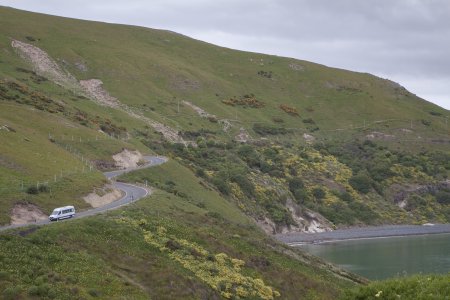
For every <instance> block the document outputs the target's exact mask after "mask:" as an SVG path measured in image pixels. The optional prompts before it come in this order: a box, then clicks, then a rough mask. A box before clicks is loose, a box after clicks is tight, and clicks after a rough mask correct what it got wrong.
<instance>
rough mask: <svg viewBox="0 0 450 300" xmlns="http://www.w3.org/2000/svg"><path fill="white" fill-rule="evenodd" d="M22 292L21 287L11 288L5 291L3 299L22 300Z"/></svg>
mask: <svg viewBox="0 0 450 300" xmlns="http://www.w3.org/2000/svg"><path fill="white" fill-rule="evenodd" d="M21 292H22V290H21V289H20V287H19V286H11V287H8V288H6V289H5V290H3V293H2V295H3V298H2V299H5V300H10V299H11V300H13V299H20V294H21Z"/></svg>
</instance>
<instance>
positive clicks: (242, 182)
mask: <svg viewBox="0 0 450 300" xmlns="http://www.w3.org/2000/svg"><path fill="white" fill-rule="evenodd" d="M231 181H233V182H235V183H237V184H238V185H239V187H240V188H241V190H242V191H243V192H244V194H245V195H246V196H247V197H252V196H253V195H254V193H255V187H254V186H253V184H252V183H251V182H250V180H248V179H247V177H246V176H244V175H243V174H234V175H232V176H231Z"/></svg>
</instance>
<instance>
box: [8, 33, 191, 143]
mask: <svg viewBox="0 0 450 300" xmlns="http://www.w3.org/2000/svg"><path fill="white" fill-rule="evenodd" d="M11 46H12V47H13V48H14V49H15V50H16V52H17V53H18V54H19V56H20V57H22V58H23V59H24V60H26V61H28V62H30V63H31V65H32V66H33V69H34V70H35V72H36V73H37V74H39V75H41V76H44V77H46V78H48V79H49V80H51V81H53V82H54V83H56V84H58V85H60V86H62V87H64V88H67V89H69V90H71V91H73V92H75V93H77V94H79V95H82V96H85V97H88V98H90V99H92V100H94V101H96V102H97V103H99V104H101V105H105V106H109V107H113V108H116V109H120V110H122V111H124V112H126V113H127V114H128V115H130V116H132V117H134V118H137V119H140V120H142V121H144V122H145V123H147V124H148V125H150V126H152V127H153V129H154V130H155V131H157V132H159V133H161V134H162V135H163V137H164V138H165V139H166V140H168V141H169V142H172V143H182V144H184V145H188V144H195V143H192V142H188V141H185V140H184V139H183V138H182V137H181V136H180V135H179V134H178V131H177V130H175V129H173V128H171V127H169V126H167V125H164V124H162V123H159V122H156V121H154V120H151V119H150V118H147V117H145V116H143V115H142V114H139V113H136V112H134V111H133V110H131V109H130V108H129V107H128V106H127V105H125V104H121V103H120V102H119V100H118V99H117V98H115V97H113V96H111V95H110V94H109V93H108V92H107V91H106V90H105V89H104V88H103V82H102V81H101V80H100V79H89V80H81V81H80V82H78V80H77V79H76V78H75V77H74V76H73V75H72V74H70V73H69V72H67V71H66V70H64V69H63V68H61V67H60V66H59V65H58V64H57V62H56V61H55V60H53V59H52V58H51V57H50V56H49V55H48V54H47V53H46V52H45V51H43V50H42V49H40V48H38V47H36V46H34V45H30V44H27V43H24V42H21V41H17V40H13V41H12V42H11ZM178 85H179V88H182V89H186V88H198V87H199V83H198V82H190V81H189V80H181V81H180V82H179V84H178Z"/></svg>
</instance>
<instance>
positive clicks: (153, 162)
mask: <svg viewBox="0 0 450 300" xmlns="http://www.w3.org/2000/svg"><path fill="white" fill-rule="evenodd" d="M144 158H145V160H146V161H147V162H148V163H147V164H145V165H143V166H140V167H137V168H129V169H123V170H116V171H110V172H105V173H103V174H104V175H105V176H106V178H108V179H109V180H110V181H111V184H112V185H113V186H114V187H115V188H117V189H119V190H122V191H123V192H124V193H125V194H124V196H123V197H122V198H120V199H118V200H116V201H114V202H111V203H109V204H106V205H104V206H101V207H97V208H93V209H89V210H86V211H82V212H77V213H76V215H75V217H74V218H75V219H79V218H83V217H87V216H93V215H96V214H99V213H102V212H105V211H108V210H111V209H115V208H118V207H121V206H123V205H127V204H130V203H132V202H136V201H138V200H139V199H142V198H144V197H146V196H147V195H148V194H149V193H151V191H150V192H149V190H148V189H145V188H142V187H139V186H136V185H133V184H129V183H123V182H117V181H114V180H113V179H114V178H115V177H117V176H119V175H122V174H124V173H127V172H131V171H134V170H139V169H144V168H148V167H153V166H157V165H161V164H163V163H165V162H166V161H167V158H166V157H161V156H145V157H144ZM75 209H76V208H75ZM72 219H73V218H71V219H66V220H64V221H67V220H72ZM50 223H51V222H50V221H49V220H42V221H38V222H36V223H28V224H16V225H7V226H2V227H0V231H4V230H7V229H12V228H19V227H25V226H30V225H38V226H41V225H45V224H50Z"/></svg>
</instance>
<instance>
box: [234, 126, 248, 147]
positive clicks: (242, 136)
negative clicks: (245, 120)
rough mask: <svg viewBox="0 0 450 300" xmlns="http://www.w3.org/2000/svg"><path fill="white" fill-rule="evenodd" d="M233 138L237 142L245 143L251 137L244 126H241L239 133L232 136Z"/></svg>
mask: <svg viewBox="0 0 450 300" xmlns="http://www.w3.org/2000/svg"><path fill="white" fill-rule="evenodd" d="M234 140H235V141H236V142H239V143H247V142H249V141H251V140H252V137H251V136H250V134H249V133H248V132H247V130H245V128H243V127H241V129H240V130H239V134H238V135H236V136H235V137H234Z"/></svg>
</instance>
